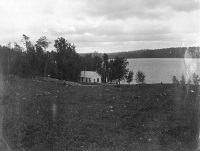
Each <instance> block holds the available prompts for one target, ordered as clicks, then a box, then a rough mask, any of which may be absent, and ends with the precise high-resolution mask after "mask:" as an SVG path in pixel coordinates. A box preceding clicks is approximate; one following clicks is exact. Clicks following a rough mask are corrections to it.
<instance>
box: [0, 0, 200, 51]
mask: <svg viewBox="0 0 200 151" xmlns="http://www.w3.org/2000/svg"><path fill="white" fill-rule="evenodd" d="M199 27H200V0H0V45H7V44H8V43H9V42H11V43H14V42H17V43H18V44H22V42H21V39H22V34H25V35H27V36H28V37H30V40H31V41H32V43H35V42H36V41H37V39H39V38H40V37H41V36H46V37H47V38H48V39H49V40H50V41H51V42H52V44H51V45H50V46H49V48H48V50H53V49H55V48H54V46H53V45H54V40H56V39H57V38H58V37H63V38H65V39H66V40H67V41H68V42H70V43H73V44H74V45H75V46H76V51H77V52H78V53H88V52H94V51H97V52H100V53H110V52H119V51H133V50H140V49H157V48H167V47H188V46H200V28H199Z"/></svg>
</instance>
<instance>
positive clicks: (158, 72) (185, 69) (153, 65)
mask: <svg viewBox="0 0 200 151" xmlns="http://www.w3.org/2000/svg"><path fill="white" fill-rule="evenodd" d="M127 61H128V62H129V65H128V66H127V68H129V69H130V70H132V71H133V72H134V76H133V82H132V84H135V83H136V80H135V77H136V73H137V71H138V70H141V71H143V72H144V73H145V75H146V83H161V82H162V83H172V76H174V75H175V76H177V77H178V78H179V79H180V78H181V75H182V74H184V75H185V76H186V78H187V79H188V78H190V79H191V76H192V74H193V73H194V72H195V73H197V74H198V75H199V76H200V59H191V58H187V59H186V58H142V59H127Z"/></svg>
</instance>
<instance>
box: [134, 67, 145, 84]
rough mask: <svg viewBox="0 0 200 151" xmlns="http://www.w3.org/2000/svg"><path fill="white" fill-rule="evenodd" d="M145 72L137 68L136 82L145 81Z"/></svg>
mask: <svg viewBox="0 0 200 151" xmlns="http://www.w3.org/2000/svg"><path fill="white" fill-rule="evenodd" d="M145 77H146V75H145V73H144V72H142V71H140V70H138V72H137V74H136V82H137V83H145Z"/></svg>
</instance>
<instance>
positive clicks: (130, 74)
mask: <svg viewBox="0 0 200 151" xmlns="http://www.w3.org/2000/svg"><path fill="white" fill-rule="evenodd" d="M133 74H134V73H133V71H132V70H130V71H129V72H128V74H127V75H126V76H125V78H126V82H128V83H129V84H130V83H131V82H132V81H133Z"/></svg>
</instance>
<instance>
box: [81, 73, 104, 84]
mask: <svg viewBox="0 0 200 151" xmlns="http://www.w3.org/2000/svg"><path fill="white" fill-rule="evenodd" d="M79 82H86V83H101V75H100V74H99V73H97V72H96V71H81V76H80V79H79Z"/></svg>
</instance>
